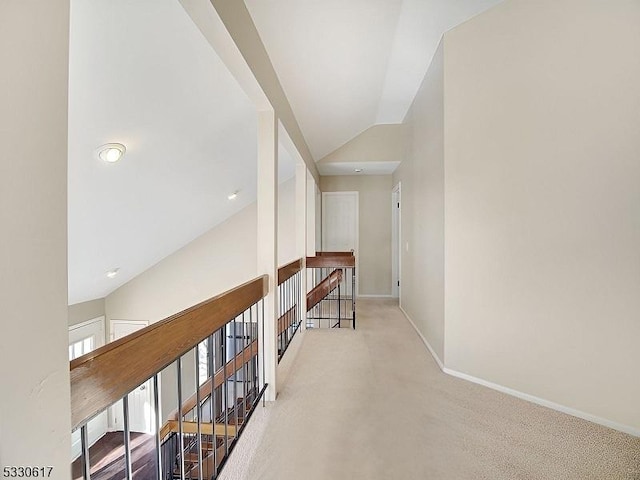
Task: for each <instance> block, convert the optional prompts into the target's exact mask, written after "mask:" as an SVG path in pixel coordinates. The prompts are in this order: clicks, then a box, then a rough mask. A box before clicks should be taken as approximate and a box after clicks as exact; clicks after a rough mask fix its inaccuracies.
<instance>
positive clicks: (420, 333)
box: [400, 307, 444, 372]
mask: <svg viewBox="0 0 640 480" xmlns="http://www.w3.org/2000/svg"><path fill="white" fill-rule="evenodd" d="M400 311H401V312H402V313H403V314H404V316H405V318H406V319H407V320H409V323H410V324H411V326H412V327H413V329H414V330H415V331H416V333H417V334H418V336H419V337H420V338H421V339H422V343H424V344H425V346H426V347H427V350H429V353H430V354H431V356H432V357H433V359H434V360H435V361H436V363H437V364H438V367H440V370H442V371H443V372H444V363H443V362H442V360H440V357H439V356H438V355H437V354H436V351H435V350H434V349H433V347H432V346H431V344H430V343H429V341H428V340H427V339H426V338H425V336H424V335H422V332H421V331H420V330H418V327H417V326H416V324H415V323H414V321H413V320H412V319H411V317H410V316H409V314H408V313H407V312H405V311H404V308H402V307H400Z"/></svg>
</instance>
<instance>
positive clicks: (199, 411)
mask: <svg viewBox="0 0 640 480" xmlns="http://www.w3.org/2000/svg"><path fill="white" fill-rule="evenodd" d="M194 350H195V357H196V358H195V364H196V414H197V417H198V420H197V421H198V423H197V428H198V436H197V438H196V445H197V447H198V480H202V405H200V402H201V398H200V345H199V344H198V345H196V347H195V349H194Z"/></svg>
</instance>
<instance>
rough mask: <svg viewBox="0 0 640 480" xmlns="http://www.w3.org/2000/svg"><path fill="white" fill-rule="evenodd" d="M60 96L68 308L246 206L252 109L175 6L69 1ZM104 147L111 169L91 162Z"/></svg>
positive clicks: (148, 1)
mask: <svg viewBox="0 0 640 480" xmlns="http://www.w3.org/2000/svg"><path fill="white" fill-rule="evenodd" d="M69 97H70V98H69V164H68V204H69V208H68V214H69V220H68V222H69V232H68V234H69V253H68V255H69V304H74V303H78V302H82V301H86V300H91V299H94V298H101V297H104V296H106V295H108V294H109V293H111V292H112V291H113V290H115V289H116V288H117V287H119V286H120V285H122V284H124V283H126V282H127V281H128V280H130V279H132V278H133V277H135V276H136V275H138V274H140V273H142V272H143V271H144V270H146V269H148V268H149V267H151V266H152V265H154V264H155V263H157V262H158V261H160V260H161V259H162V258H164V257H166V256H167V255H169V254H171V253H173V252H175V251H176V250H178V249H179V248H181V247H183V246H185V245H186V244H188V243H189V242H191V241H192V240H194V239H195V238H196V237H198V236H199V235H201V234H202V233H204V232H205V231H207V230H209V229H210V228H212V227H213V226H215V225H217V224H218V223H220V222H222V221H224V220H225V219H226V218H228V217H230V216H231V215H233V214H234V213H236V212H238V211H239V210H240V209H242V208H243V207H245V206H247V205H248V204H249V203H251V202H253V201H255V198H256V185H257V183H256V182H257V178H256V174H257V173H256V172H257V168H256V149H257V147H256V135H257V133H256V132H257V130H256V129H257V120H256V113H255V107H254V106H253V105H252V104H251V102H250V101H249V99H248V98H247V97H246V95H245V94H244V92H243V91H242V90H241V89H240V87H239V86H238V84H237V82H236V81H235V79H234V78H233V77H232V76H231V74H230V73H229V71H228V70H227V69H226V67H225V65H224V64H223V63H222V61H221V60H220V59H219V58H218V56H217V55H216V54H215V52H214V51H213V50H212V48H211V46H210V45H209V44H208V43H207V41H206V40H205V39H204V37H203V36H202V34H201V33H200V31H199V30H198V29H197V28H196V27H195V26H194V24H193V22H192V21H191V19H190V18H189V17H188V15H187V14H186V13H185V11H184V10H183V8H182V6H181V5H180V3H178V1H177V0H92V1H86V0H73V1H72V10H71V50H70V95H69ZM111 142H119V143H123V144H124V145H125V146H126V148H127V152H126V154H125V156H124V158H123V159H122V160H121V161H120V162H118V163H114V164H109V163H105V162H102V161H100V160H98V159H97V158H96V155H95V150H96V148H97V147H98V146H99V145H102V144H105V143H111ZM281 160H282V164H283V167H282V168H281V174H282V177H283V178H287V177H290V176H291V175H293V166H292V162H293V161H292V160H291V158H290V157H288V156H287V155H286V152H284V151H283V152H282V159H281ZM236 190H237V191H239V192H240V194H239V195H238V197H237V198H236V199H235V200H233V201H229V200H228V199H227V196H228V195H229V194H230V193H232V192H234V191H236ZM116 268H118V269H119V272H118V275H117V276H116V277H114V278H108V277H107V276H106V273H107V272H108V271H110V270H113V269H116Z"/></svg>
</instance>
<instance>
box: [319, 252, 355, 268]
mask: <svg viewBox="0 0 640 480" xmlns="http://www.w3.org/2000/svg"><path fill="white" fill-rule="evenodd" d="M355 266H356V257H354V256H352V255H334V256H330V255H322V256H319V257H307V268H324V267H329V268H335V267H346V268H353V267H355Z"/></svg>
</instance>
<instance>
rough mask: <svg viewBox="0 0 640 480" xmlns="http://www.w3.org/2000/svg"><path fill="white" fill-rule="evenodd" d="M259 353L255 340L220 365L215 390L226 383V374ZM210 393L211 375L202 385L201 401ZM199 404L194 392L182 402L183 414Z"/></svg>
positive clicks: (216, 374)
mask: <svg viewBox="0 0 640 480" xmlns="http://www.w3.org/2000/svg"><path fill="white" fill-rule="evenodd" d="M256 355H258V341H257V340H254V341H253V342H251V343H250V344H249V345H247V346H246V347H245V348H243V349H242V351H241V352H240V353H238V354H237V355H236V356H235V357H233V359H232V360H229V361H228V362H227V365H226V369H225V367H220V368H219V369H218V370H217V371H216V373H215V375H214V376H213V389H214V390H215V389H216V388H218V387H219V386H220V385H222V384H223V383H224V379H225V376H230V375H233V374H235V372H237V371H238V370H240V369H241V368H242V367H244V365H245V364H246V363H248V362H249V361H250V360H251V359H252V358H253V357H255V356H256ZM209 395H211V377H209V378H208V379H207V381H206V382H204V383H203V384H202V385H200V401H202V400H205V399H206V398H207V397H208V396H209ZM197 404H198V397H197V394H196V393H194V394H193V395H191V396H190V397H189V398H187V399H186V400H185V401H184V402H183V403H182V415H186V414H187V413H189V412H190V411H191V410H193V409H194V408H195V407H196V405H197ZM169 418H170V419H171V420H177V419H178V410H177V409H176V410H174V411H173V412H171V414H170V415H169Z"/></svg>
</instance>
